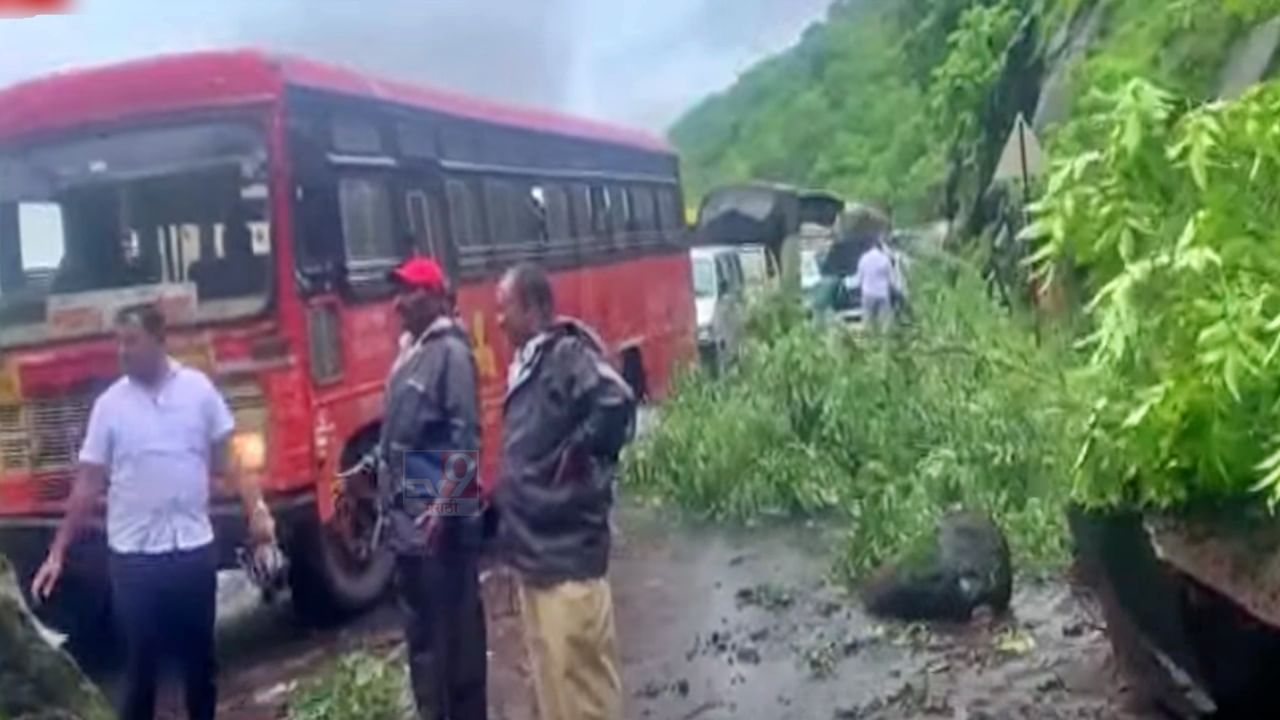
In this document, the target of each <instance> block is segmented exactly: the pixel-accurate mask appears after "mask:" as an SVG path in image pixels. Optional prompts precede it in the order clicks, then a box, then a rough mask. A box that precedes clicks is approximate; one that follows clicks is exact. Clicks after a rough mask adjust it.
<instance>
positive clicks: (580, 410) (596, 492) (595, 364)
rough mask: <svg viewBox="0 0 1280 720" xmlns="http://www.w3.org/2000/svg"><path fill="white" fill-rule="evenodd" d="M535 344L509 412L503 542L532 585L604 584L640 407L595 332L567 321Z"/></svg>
mask: <svg viewBox="0 0 1280 720" xmlns="http://www.w3.org/2000/svg"><path fill="white" fill-rule="evenodd" d="M534 342H537V343H538V344H537V345H536V346H534V347H535V349H534V350H533V356H532V358H530V359H528V360H527V361H526V362H524V363H523V364H522V368H523V371H522V372H520V373H518V374H517V375H516V376H515V377H514V378H512V379H511V381H510V386H509V387H508V389H507V398H506V403H505V405H504V410H503V415H504V420H503V447H502V471H501V475H500V478H499V481H498V484H497V490H496V494H495V501H496V503H497V507H498V510H499V513H500V515H501V524H500V526H499V533H500V535H499V537H500V542H501V545H502V548H503V550H504V552H505V553H506V556H507V560H508V562H509V563H510V564H511V565H512V566H513V567H514V568H515V569H516V570H517V571H519V572H520V573H521V575H522V576H523V577H524V579H525V580H526V581H528V582H531V583H535V584H541V585H551V584H555V583H558V582H563V581H568V580H586V579H593V578H598V577H602V576H604V574H605V572H606V570H607V569H608V565H609V514H610V511H611V509H612V507H613V491H614V487H613V486H614V478H615V475H616V469H617V464H618V454H619V453H620V452H621V451H622V448H623V446H624V445H625V444H626V443H627V441H628V440H629V439H630V438H631V434H632V432H633V429H634V418H635V400H634V397H633V395H632V393H631V389H630V388H629V387H628V386H627V384H626V382H625V381H623V379H622V377H621V376H619V375H618V373H617V372H615V371H614V369H613V368H612V367H610V366H609V365H608V363H607V362H606V361H605V359H604V349H603V346H602V345H601V343H600V341H599V339H597V338H596V336H595V334H594V333H592V332H591V330H589V329H588V328H586V327H585V326H583V325H581V324H579V323H578V322H576V321H573V320H565V321H560V322H558V323H557V324H556V325H555V326H553V327H552V328H551V329H550V330H549V331H548V333H547V335H546V337H545V338H543V339H541V341H534ZM562 470H563V472H562ZM557 475H559V477H557Z"/></svg>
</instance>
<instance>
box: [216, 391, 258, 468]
mask: <svg viewBox="0 0 1280 720" xmlns="http://www.w3.org/2000/svg"><path fill="white" fill-rule="evenodd" d="M222 390H223V394H224V395H225V396H226V398H227V404H228V405H230V407H231V413H232V415H234V416H235V423H236V429H235V433H234V434H233V435H232V436H231V448H230V450H231V460H232V461H233V462H234V463H235V464H236V467H237V468H238V469H239V470H240V471H241V472H247V473H260V472H263V471H264V470H266V468H267V440H268V433H269V430H268V417H267V403H266V398H265V397H264V396H263V393H262V388H261V387H260V386H259V385H258V384H257V383H253V382H242V383H237V384H232V385H228V386H226V387H224V388H223V389H222Z"/></svg>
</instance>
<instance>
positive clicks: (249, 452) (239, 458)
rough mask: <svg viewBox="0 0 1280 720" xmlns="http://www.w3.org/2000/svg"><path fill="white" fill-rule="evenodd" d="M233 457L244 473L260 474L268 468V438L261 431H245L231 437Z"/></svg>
mask: <svg viewBox="0 0 1280 720" xmlns="http://www.w3.org/2000/svg"><path fill="white" fill-rule="evenodd" d="M231 457H232V458H233V459H234V460H235V463H236V467H237V468H239V469H240V470H241V471H242V472H251V473H259V472H262V471H263V470H264V469H265V468H266V467H267V438H266V436H265V435H264V434H263V433H262V431H260V430H243V431H240V432H237V433H236V434H234V435H232V436H231Z"/></svg>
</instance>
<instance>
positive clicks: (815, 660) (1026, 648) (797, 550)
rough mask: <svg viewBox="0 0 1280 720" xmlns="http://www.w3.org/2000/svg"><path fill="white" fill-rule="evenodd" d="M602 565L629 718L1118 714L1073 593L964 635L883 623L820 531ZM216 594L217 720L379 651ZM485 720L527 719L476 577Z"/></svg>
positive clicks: (631, 551)
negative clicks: (349, 657)
mask: <svg viewBox="0 0 1280 720" xmlns="http://www.w3.org/2000/svg"><path fill="white" fill-rule="evenodd" d="M619 524H620V531H619V538H618V542H617V546H616V551H615V558H614V562H613V568H612V580H613V584H614V597H615V602H616V604H617V619H618V633H619V643H620V646H621V652H622V660H623V666H624V667H623V682H624V685H625V691H626V695H627V699H626V708H627V712H626V714H627V717H629V718H657V719H662V720H667V719H670V720H691V719H693V718H699V719H702V720H713V719H717V718H748V719H750V718H760V719H762V720H764V719H768V720H785V719H787V718H797V719H798V718H836V719H845V720H849V719H861V718H877V719H890V718H916V717H954V718H973V719H975V720H976V719H978V718H1037V719H1048V720H1052V719H1054V718H1117V719H1125V720H1127V719H1130V718H1137V717H1138V716H1135V715H1131V714H1127V713H1126V712H1125V711H1123V710H1122V709H1121V708H1120V702H1119V701H1120V700H1121V699H1122V696H1123V693H1122V688H1120V687H1118V686H1117V685H1116V682H1117V681H1115V680H1114V677H1115V674H1116V673H1115V671H1114V668H1113V664H1112V661H1111V658H1110V652H1109V648H1108V646H1107V643H1106V641H1105V638H1104V637H1103V635H1102V633H1101V628H1100V621H1098V620H1097V619H1096V618H1097V615H1096V613H1094V612H1092V611H1091V609H1090V603H1089V602H1088V600H1087V598H1083V597H1081V596H1078V595H1077V594H1076V593H1075V592H1074V591H1072V590H1071V589H1070V588H1068V587H1067V586H1065V585H1063V584H1060V583H1047V584H1039V585H1035V586H1030V587H1024V588H1020V589H1019V591H1018V592H1017V595H1016V597H1015V601H1014V616H1013V617H1011V618H1007V619H1003V620H997V621H993V622H990V623H986V624H982V625H980V626H976V627H965V628H951V629H938V628H933V629H932V630H927V629H925V628H923V627H906V626H898V625H884V624H880V623H877V622H876V621H874V620H872V619H870V618H868V617H866V616H865V615H864V614H863V613H862V612H861V611H860V610H859V609H858V607H857V604H856V602H855V601H853V600H852V599H851V598H849V597H847V596H846V595H845V594H844V592H843V591H842V590H841V589H839V588H837V587H834V586H832V585H831V584H829V583H828V582H826V580H825V579H824V574H825V571H826V569H827V567H828V549H829V548H831V547H834V546H835V545H836V539H835V538H834V536H833V535H832V534H831V533H830V532H828V531H825V530H822V529H819V528H817V527H813V526H808V527H806V526H803V525H801V526H791V527H779V528H773V529H755V530H727V529H725V528H721V527H703V526H696V525H689V524H685V523H679V522H674V521H669V520H667V519H665V518H664V517H662V516H661V515H659V514H657V513H655V512H654V511H651V510H638V509H628V510H627V511H625V512H624V513H622V515H621V518H620V523H619ZM225 584H226V585H227V587H226V588H224V590H226V591H227V592H226V593H225V598H224V600H225V602H224V605H223V611H224V613H223V614H224V616H225V617H226V618H227V620H225V621H224V622H223V623H222V627H221V632H220V638H221V642H222V655H223V660H222V662H223V669H224V678H223V681H222V686H223V696H224V701H223V705H222V709H221V712H220V717H226V718H274V717H279V716H280V715H281V713H282V712H283V711H284V708H285V706H286V703H287V700H288V696H289V692H290V691H291V689H292V687H293V685H294V684H295V683H296V682H297V681H298V680H299V679H302V678H306V677H308V676H309V675H312V674H314V673H315V672H316V671H317V670H319V669H320V668H323V667H324V666H325V665H326V664H327V663H329V662H331V661H332V660H333V659H334V658H335V657H337V656H338V655H339V654H340V653H342V652H347V651H350V650H354V649H358V648H364V649H373V650H374V651H377V652H383V653H388V654H390V653H394V652H396V650H397V648H398V645H399V638H398V628H397V622H398V620H397V611H396V609H395V608H394V606H393V605H391V604H388V605H387V606H385V607H383V608H380V609H378V610H377V611H375V612H373V613H370V614H369V615H367V616H365V617H364V618H362V619H360V620H358V621H356V622H353V623H351V624H350V625H348V626H346V627H343V628H340V629H334V630H328V631H313V630H306V629H303V628H301V627H299V626H298V625H297V624H295V623H294V622H293V621H292V619H291V618H290V616H289V613H288V610H287V607H284V606H276V607H266V608H264V607H261V606H259V605H258V604H257V603H256V600H255V599H254V598H253V595H252V593H251V592H245V591H243V589H242V590H241V591H239V592H237V591H236V590H235V587H234V585H235V584H236V583H235V582H227V583H225ZM486 596H487V600H488V607H489V611H490V615H491V617H492V619H491V622H490V638H491V640H490V646H491V653H490V667H491V673H490V674H491V683H490V685H491V688H490V695H491V697H492V703H493V706H492V709H493V717H495V718H500V719H503V720H533V719H534V718H535V714H534V712H533V710H532V698H531V695H530V690H529V687H528V683H527V681H526V678H527V672H526V669H525V668H526V665H525V660H524V653H523V645H522V643H521V640H520V634H519V627H518V622H517V617H516V615H515V606H514V596H513V594H512V590H511V586H510V583H509V582H508V580H507V579H506V577H505V576H504V575H502V574H501V573H490V574H489V575H488V581H487V582H486Z"/></svg>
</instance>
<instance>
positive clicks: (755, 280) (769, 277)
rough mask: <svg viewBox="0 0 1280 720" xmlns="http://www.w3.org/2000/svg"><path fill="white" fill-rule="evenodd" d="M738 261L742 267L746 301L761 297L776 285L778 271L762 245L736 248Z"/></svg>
mask: <svg viewBox="0 0 1280 720" xmlns="http://www.w3.org/2000/svg"><path fill="white" fill-rule="evenodd" d="M738 261H739V262H740V263H741V265H742V283H743V290H744V291H745V292H746V295H747V298H748V299H754V298H757V297H759V296H761V295H763V294H764V293H765V292H766V291H767V290H768V289H769V288H771V287H773V286H774V285H775V284H776V282H777V278H778V270H777V268H776V267H774V264H773V261H772V259H770V257H769V251H768V250H766V249H765V247H764V246H763V245H742V246H741V247H739V248H738Z"/></svg>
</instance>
